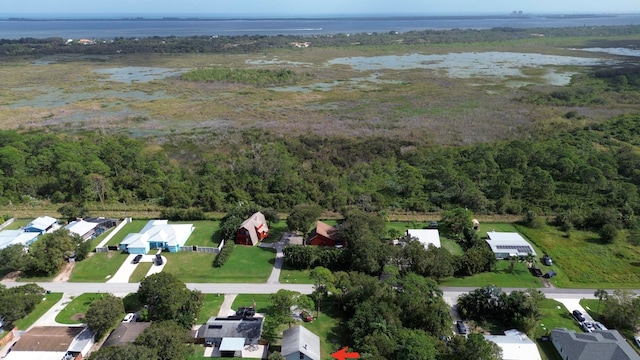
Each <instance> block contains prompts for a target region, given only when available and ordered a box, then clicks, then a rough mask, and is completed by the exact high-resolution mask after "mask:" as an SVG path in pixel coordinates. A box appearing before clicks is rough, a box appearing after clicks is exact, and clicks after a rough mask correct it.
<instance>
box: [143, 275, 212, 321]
mask: <svg viewBox="0 0 640 360" xmlns="http://www.w3.org/2000/svg"><path fill="white" fill-rule="evenodd" d="M138 298H139V299H140V301H141V302H142V303H143V304H146V305H148V308H149V317H150V319H151V320H156V321H162V320H174V321H176V322H177V323H178V324H180V325H182V326H184V327H185V328H191V325H193V324H194V323H195V321H196V318H197V317H198V313H199V312H200V308H201V307H202V303H203V296H202V293H201V292H199V291H197V290H189V289H187V286H186V285H185V284H184V283H183V282H182V281H180V280H178V279H176V277H175V276H173V275H172V274H169V273H166V272H160V273H157V274H153V275H150V276H147V277H146V278H144V279H143V280H142V282H140V288H139V289H138Z"/></svg>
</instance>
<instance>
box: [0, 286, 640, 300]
mask: <svg viewBox="0 0 640 360" xmlns="http://www.w3.org/2000/svg"><path fill="white" fill-rule="evenodd" d="M2 284H3V285H5V286H7V287H15V286H19V285H24V284H27V283H23V282H3V283H2ZM37 284H38V285H40V286H42V287H43V288H44V289H46V290H51V291H53V292H62V293H65V294H70V295H80V294H82V293H86V292H96V293H99V292H107V293H112V294H128V293H132V292H136V291H138V286H139V284H137V283H122V284H119V283H72V282H61V283H52V282H39V283H37ZM187 287H188V288H189V289H197V290H200V291H202V292H203V293H205V294H273V293H276V292H277V291H278V290H280V289H287V290H293V291H298V292H300V293H303V294H311V293H312V292H313V285H311V284H265V283H260V284H211V283H202V284H201V283H189V284H187ZM474 289H476V288H474V287H443V288H442V291H443V293H444V296H445V297H447V298H450V299H452V300H453V299H457V297H458V296H459V295H460V294H463V293H468V292H469V291H473V290H474ZM502 290H504V291H506V292H510V291H513V290H524V289H519V288H503V289H502ZM539 290H540V291H542V292H543V293H544V294H545V295H546V296H547V297H550V298H554V299H582V298H585V299H595V297H594V296H593V292H594V291H595V289H558V288H541V289H539ZM607 291H608V292H609V293H612V292H613V290H611V289H607ZM632 291H634V292H635V293H636V294H640V290H632Z"/></svg>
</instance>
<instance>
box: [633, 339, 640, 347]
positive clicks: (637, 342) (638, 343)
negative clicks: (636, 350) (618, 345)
mask: <svg viewBox="0 0 640 360" xmlns="http://www.w3.org/2000/svg"><path fill="white" fill-rule="evenodd" d="M633 340H635V341H636V345H638V347H640V336H636V337H634V338H633Z"/></svg>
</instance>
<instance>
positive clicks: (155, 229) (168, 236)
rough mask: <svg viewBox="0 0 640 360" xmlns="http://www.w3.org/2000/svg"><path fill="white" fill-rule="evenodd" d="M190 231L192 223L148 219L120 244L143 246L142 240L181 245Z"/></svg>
mask: <svg viewBox="0 0 640 360" xmlns="http://www.w3.org/2000/svg"><path fill="white" fill-rule="evenodd" d="M192 232H193V224H168V220H149V222H147V224H146V225H145V226H144V228H142V230H140V232H139V233H131V234H128V235H127V236H126V237H125V238H124V239H123V240H122V242H120V244H126V245H129V247H145V244H144V242H150V241H158V242H164V243H166V244H167V246H176V245H179V246H183V245H184V244H185V243H186V242H187V239H188V238H189V236H190V235H191V233H192Z"/></svg>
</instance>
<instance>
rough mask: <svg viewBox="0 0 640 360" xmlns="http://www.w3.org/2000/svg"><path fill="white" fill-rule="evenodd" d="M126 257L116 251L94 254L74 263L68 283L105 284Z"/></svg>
mask: <svg viewBox="0 0 640 360" xmlns="http://www.w3.org/2000/svg"><path fill="white" fill-rule="evenodd" d="M127 256H128V254H124V253H121V252H117V251H110V252H106V253H94V254H93V256H91V257H90V258H87V259H84V260H83V261H78V262H77V263H76V265H75V268H74V269H73V273H71V278H70V279H69V281H70V282H106V281H107V280H109V277H111V276H113V275H114V274H115V273H116V272H117V271H118V269H119V268H120V265H122V263H123V262H124V261H125V259H126V258H127Z"/></svg>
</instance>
